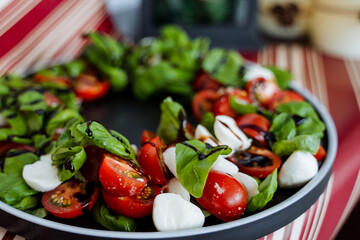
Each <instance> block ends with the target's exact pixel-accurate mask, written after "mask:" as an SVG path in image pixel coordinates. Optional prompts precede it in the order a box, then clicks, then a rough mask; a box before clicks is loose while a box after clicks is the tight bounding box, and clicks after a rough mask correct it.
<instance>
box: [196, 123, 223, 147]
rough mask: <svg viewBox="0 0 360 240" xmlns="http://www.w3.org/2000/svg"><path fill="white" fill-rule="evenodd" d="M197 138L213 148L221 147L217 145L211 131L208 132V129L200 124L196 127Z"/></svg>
mask: <svg viewBox="0 0 360 240" xmlns="http://www.w3.org/2000/svg"><path fill="white" fill-rule="evenodd" d="M195 138H196V139H198V140H200V141H202V142H205V143H208V144H210V145H211V146H213V147H215V146H218V145H219V144H218V143H217V141H216V140H215V138H214V136H213V135H212V134H211V133H210V132H209V130H207V129H206V127H204V126H203V125H201V124H198V125H197V126H196V129H195Z"/></svg>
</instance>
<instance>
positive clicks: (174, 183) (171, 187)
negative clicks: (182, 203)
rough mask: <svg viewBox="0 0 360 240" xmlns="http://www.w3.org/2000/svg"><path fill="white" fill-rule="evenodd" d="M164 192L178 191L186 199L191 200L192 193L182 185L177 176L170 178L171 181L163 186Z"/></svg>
mask: <svg viewBox="0 0 360 240" xmlns="http://www.w3.org/2000/svg"><path fill="white" fill-rule="evenodd" d="M163 192H164V193H176V194H179V195H180V196H181V197H182V198H183V199H185V200H186V201H190V193H189V192H188V191H187V190H186V189H185V188H184V187H183V186H182V185H181V183H180V182H179V180H178V179H177V178H172V179H170V181H169V183H168V184H167V185H166V186H164V187H163Z"/></svg>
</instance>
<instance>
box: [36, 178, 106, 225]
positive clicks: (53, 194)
mask: <svg viewBox="0 0 360 240" xmlns="http://www.w3.org/2000/svg"><path fill="white" fill-rule="evenodd" d="M99 192H100V191H99V187H96V186H95V185H90V184H89V183H88V184H86V183H84V182H80V181H79V180H70V181H68V182H65V183H63V184H61V185H60V186H58V187H57V188H55V189H54V190H51V191H49V192H46V193H44V195H43V197H42V200H41V201H42V204H43V205H44V208H45V209H46V210H47V211H48V212H49V213H51V214H52V215H54V216H56V217H59V218H67V219H69V218H75V217H78V216H80V215H82V214H83V213H84V212H85V211H89V210H90V209H91V208H92V207H93V206H94V204H95V202H96V200H97V198H98V196H99Z"/></svg>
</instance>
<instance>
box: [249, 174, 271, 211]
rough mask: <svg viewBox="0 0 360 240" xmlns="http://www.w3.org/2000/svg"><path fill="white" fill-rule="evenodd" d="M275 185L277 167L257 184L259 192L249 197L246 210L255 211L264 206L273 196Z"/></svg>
mask: <svg viewBox="0 0 360 240" xmlns="http://www.w3.org/2000/svg"><path fill="white" fill-rule="evenodd" d="M277 186H278V184H277V169H275V170H274V171H273V172H272V173H271V174H270V175H268V176H267V177H266V178H265V179H264V180H263V181H262V182H261V183H260V184H259V187H258V190H259V193H258V194H257V195H256V196H254V197H252V198H251V199H250V201H249V203H248V204H247V206H246V211H247V212H255V211H258V210H261V209H262V208H264V207H265V206H266V204H267V203H268V202H270V201H271V199H272V198H273V196H274V193H275V191H276V189H277Z"/></svg>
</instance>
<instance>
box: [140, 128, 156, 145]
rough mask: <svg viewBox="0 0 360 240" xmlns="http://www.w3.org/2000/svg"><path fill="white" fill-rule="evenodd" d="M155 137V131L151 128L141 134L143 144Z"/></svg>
mask: <svg viewBox="0 0 360 240" xmlns="http://www.w3.org/2000/svg"><path fill="white" fill-rule="evenodd" d="M154 137H156V134H155V133H153V132H151V131H149V130H144V131H143V132H142V135H141V145H144V143H146V142H148V141H150V140H151V139H153V138H154Z"/></svg>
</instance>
